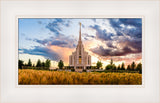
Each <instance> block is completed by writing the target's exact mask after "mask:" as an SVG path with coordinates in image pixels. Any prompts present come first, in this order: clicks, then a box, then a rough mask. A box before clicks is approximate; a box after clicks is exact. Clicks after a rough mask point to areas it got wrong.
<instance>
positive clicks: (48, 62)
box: [45, 59, 51, 69]
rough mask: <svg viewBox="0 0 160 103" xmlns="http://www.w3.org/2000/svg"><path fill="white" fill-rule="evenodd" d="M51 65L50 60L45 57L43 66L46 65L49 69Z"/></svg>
mask: <svg viewBox="0 0 160 103" xmlns="http://www.w3.org/2000/svg"><path fill="white" fill-rule="evenodd" d="M50 66H51V60H49V59H47V60H46V62H45V67H47V69H49V68H50Z"/></svg>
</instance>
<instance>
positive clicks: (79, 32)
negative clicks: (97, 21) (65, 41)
mask: <svg viewBox="0 0 160 103" xmlns="http://www.w3.org/2000/svg"><path fill="white" fill-rule="evenodd" d="M79 26H80V29H79V41H81V22H80V23H79Z"/></svg>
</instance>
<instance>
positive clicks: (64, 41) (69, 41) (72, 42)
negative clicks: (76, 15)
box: [33, 36, 77, 48]
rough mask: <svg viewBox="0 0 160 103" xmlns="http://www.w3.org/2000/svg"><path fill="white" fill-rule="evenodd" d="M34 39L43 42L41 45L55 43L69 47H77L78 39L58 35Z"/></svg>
mask: <svg viewBox="0 0 160 103" xmlns="http://www.w3.org/2000/svg"><path fill="white" fill-rule="evenodd" d="M33 41H35V42H37V43H39V44H41V45H44V46H45V45H49V46H52V45H55V46H60V47H67V48H75V47H76V44H77V40H76V39H74V38H70V37H68V36H58V37H53V36H52V37H49V38H47V39H43V40H39V39H34V40H33Z"/></svg>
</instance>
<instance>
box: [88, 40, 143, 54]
mask: <svg viewBox="0 0 160 103" xmlns="http://www.w3.org/2000/svg"><path fill="white" fill-rule="evenodd" d="M141 44H142V43H141V41H125V42H120V43H118V45H120V46H122V47H120V48H118V47H116V46H113V45H112V44H111V43H108V44H107V46H108V47H109V48H104V47H103V46H99V47H96V48H92V49H90V50H91V51H92V52H93V53H95V54H97V55H99V56H125V55H127V54H132V53H141V52H142V45H141Z"/></svg>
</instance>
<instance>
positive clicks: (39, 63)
mask: <svg viewBox="0 0 160 103" xmlns="http://www.w3.org/2000/svg"><path fill="white" fill-rule="evenodd" d="M41 66H42V64H41V60H40V59H38V61H37V65H36V67H41Z"/></svg>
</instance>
